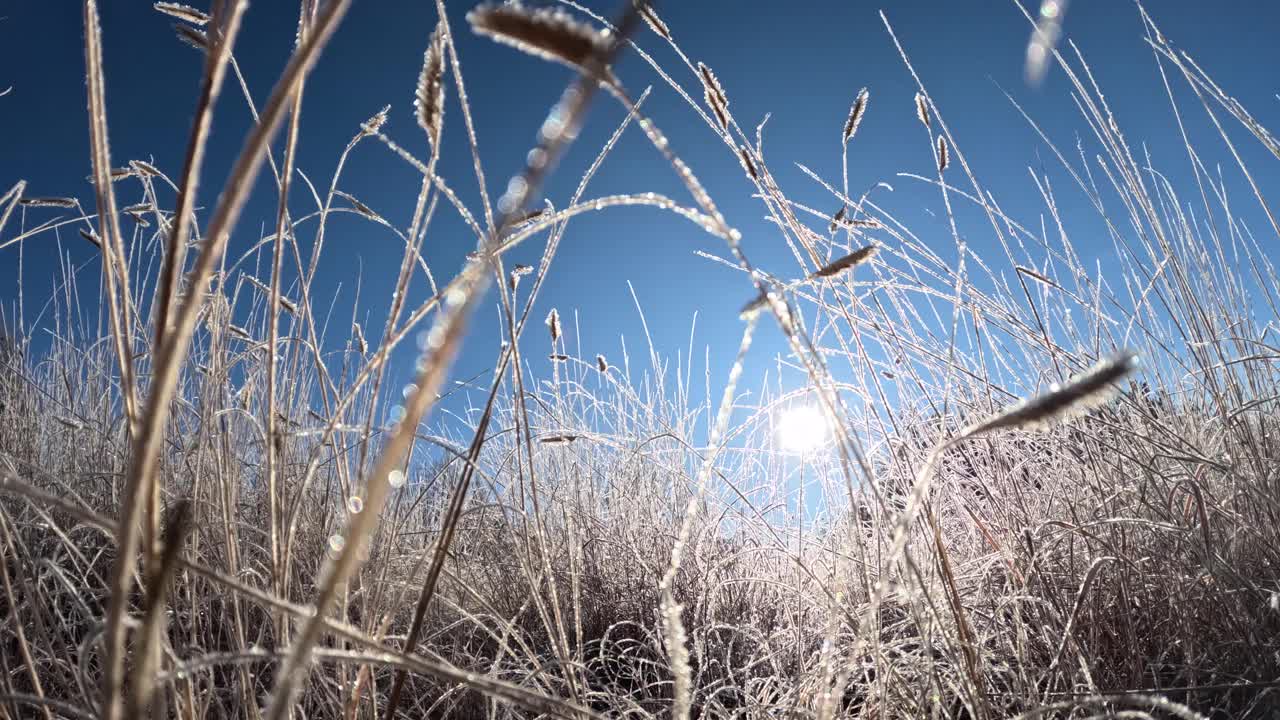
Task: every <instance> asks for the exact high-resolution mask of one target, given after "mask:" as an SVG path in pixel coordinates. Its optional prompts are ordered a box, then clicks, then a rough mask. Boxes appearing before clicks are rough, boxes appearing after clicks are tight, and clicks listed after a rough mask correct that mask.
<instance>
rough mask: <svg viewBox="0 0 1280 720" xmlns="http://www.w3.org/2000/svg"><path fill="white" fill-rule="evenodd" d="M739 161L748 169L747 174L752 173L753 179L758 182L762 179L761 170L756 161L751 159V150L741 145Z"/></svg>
mask: <svg viewBox="0 0 1280 720" xmlns="http://www.w3.org/2000/svg"><path fill="white" fill-rule="evenodd" d="M738 162H740V163H742V169H743V170H745V171H747V175H750V176H751V179H752V180H755V181H757V182H758V181H759V180H760V172H759V171H758V170H756V163H755V161H754V160H752V159H751V152H750V151H749V150H747V148H746V147H744V146H741V145H739V146H738Z"/></svg>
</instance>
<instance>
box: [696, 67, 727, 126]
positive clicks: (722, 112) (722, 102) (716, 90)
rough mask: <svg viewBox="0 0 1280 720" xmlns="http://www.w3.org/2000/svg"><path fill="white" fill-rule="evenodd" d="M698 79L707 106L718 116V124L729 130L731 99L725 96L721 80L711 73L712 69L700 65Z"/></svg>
mask: <svg viewBox="0 0 1280 720" xmlns="http://www.w3.org/2000/svg"><path fill="white" fill-rule="evenodd" d="M698 79H699V80H701V81H702V94H703V97H704V98H705V99H706V101H707V106H708V107H710V108H711V112H712V113H714V114H715V116H716V122H717V123H718V124H719V125H720V128H721V129H723V130H728V129H729V97H728V96H727V95H725V94H724V88H723V87H722V86H721V85H720V79H719V78H717V77H716V74H715V73H713V72H711V68H709V67H707V66H706V65H705V64H703V63H698Z"/></svg>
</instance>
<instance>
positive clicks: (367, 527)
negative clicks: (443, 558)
mask: <svg viewBox="0 0 1280 720" xmlns="http://www.w3.org/2000/svg"><path fill="white" fill-rule="evenodd" d="M635 21H636V14H635V12H634V11H630V12H628V13H627V15H626V16H625V18H624V21H623V23H621V24H620V27H621V28H624V29H625V30H626V31H627V32H628V33H629V31H630V29H631V27H632V26H633V25H634V24H635ZM625 34H626V33H623V36H625ZM618 45H619V43H617V42H616V41H615V42H614V43H613V44H612V46H611V48H610V51H609V56H612V55H613V54H615V53H616V52H617V48H618ZM448 46H449V47H450V52H451V53H452V52H453V48H452V42H451V41H450V42H449V43H448ZM609 59H610V57H604V58H591V59H590V62H589V63H588V65H589V67H588V68H587V70H588V71H589V73H590V74H589V75H588V74H584V75H580V76H579V77H578V78H577V79H576V80H575V82H574V83H573V85H571V87H570V91H569V92H566V93H565V95H564V96H563V97H562V99H561V103H560V104H559V105H558V106H557V108H556V110H554V111H553V112H559V113H561V117H563V118H564V119H565V121H564V122H563V123H561V124H560V131H559V132H556V133H549V134H543V135H542V137H541V138H540V139H541V142H540V144H539V147H538V148H537V149H536V151H535V152H536V153H537V154H536V155H535V153H530V157H537V158H539V159H540V160H541V161H542V162H538V163H531V164H529V165H527V166H526V168H525V170H524V172H523V173H522V175H521V177H522V179H523V180H524V182H522V183H514V182H513V183H511V184H510V185H509V188H510V189H511V190H510V191H509V196H504V198H503V202H501V203H500V207H502V208H503V209H504V210H505V212H503V217H502V221H501V222H500V223H499V224H498V226H497V231H496V232H494V233H493V234H492V235H491V236H490V237H489V238H488V239H487V241H486V247H485V248H484V250H486V251H490V252H491V251H492V250H493V249H494V248H496V246H497V245H498V242H499V238H500V237H501V233H502V232H503V231H505V230H506V229H507V227H508V226H509V225H510V224H511V222H512V220H513V219H514V218H517V217H521V216H522V215H523V214H524V212H525V208H526V205H527V203H528V199H529V197H531V196H532V195H533V194H534V193H536V192H537V189H538V188H539V187H540V186H541V184H542V181H543V179H544V178H545V176H546V174H547V173H548V172H549V171H550V169H551V167H553V166H554V164H555V161H556V160H557V159H558V157H559V155H560V153H561V152H562V151H563V149H564V147H565V146H567V144H568V143H569V142H570V141H571V140H572V139H573V138H574V137H575V136H576V132H577V128H578V124H579V123H580V122H581V119H582V115H583V113H584V112H585V110H586V108H587V105H588V103H589V102H590V100H591V98H592V97H593V96H594V94H595V90H596V88H597V87H598V84H597V83H596V82H594V81H593V80H588V79H587V78H588V77H592V78H594V77H599V73H600V69H601V67H603V66H604V65H607V62H608V60H609ZM596 63H600V65H599V66H598V67H593V66H595V65H596ZM456 74H457V73H455V75H456ZM485 265H486V263H470V264H468V265H467V266H466V267H465V268H464V269H463V271H462V273H461V274H460V275H459V280H460V283H459V286H458V287H457V288H456V289H455V290H453V291H448V292H447V295H446V303H445V308H444V311H443V312H442V314H441V315H440V317H439V318H438V319H437V321H436V324H435V326H434V327H433V328H432V330H431V332H430V333H428V340H427V346H428V347H427V351H428V352H430V357H429V358H427V361H426V362H425V363H424V365H423V368H422V370H421V371H420V372H419V374H418V378H417V382H416V383H415V386H416V387H417V390H416V391H415V392H414V393H413V394H412V395H411V396H410V397H409V398H408V399H407V401H406V403H405V415H404V418H403V419H402V421H401V422H400V423H399V424H398V425H397V427H396V429H395V431H394V432H393V433H392V434H391V437H390V439H389V440H388V442H387V445H386V446H385V447H384V449H383V451H382V454H381V456H380V457H379V459H378V462H377V463H375V465H374V467H373V470H372V471H371V473H370V474H369V476H368V479H367V481H366V494H365V508H364V511H363V512H361V513H359V514H357V515H355V516H354V517H353V518H352V519H351V520H350V521H349V522H348V525H347V528H346V538H345V543H344V545H343V548H342V550H341V552H339V553H338V554H337V557H335V558H334V559H333V560H332V562H330V563H329V564H328V565H327V567H326V569H325V572H324V575H323V577H322V579H321V582H320V585H319V590H318V596H317V598H316V601H315V604H314V606H315V611H314V614H313V615H312V617H311V619H310V620H309V621H308V622H307V623H306V624H304V625H303V627H302V629H301V630H300V631H299V633H298V636H297V637H296V638H295V639H294V641H293V644H292V646H291V648H290V651H289V656H288V658H287V659H286V660H285V662H284V663H283V664H282V666H281V668H280V672H279V675H278V676H277V680H276V683H275V687H274V688H273V689H272V693H271V700H270V704H269V705H268V709H267V712H266V715H265V716H266V718H267V720H282V718H284V717H285V715H286V714H287V713H288V712H289V709H290V708H291V707H292V706H293V703H294V700H295V696H296V693H297V689H298V683H299V681H300V680H301V675H302V673H303V672H304V671H305V668H306V666H307V661H308V659H309V658H310V656H311V650H312V648H313V647H314V645H315V643H316V641H317V640H318V639H319V637H320V634H321V632H322V630H323V625H324V622H323V621H324V618H325V616H326V615H328V613H329V612H330V611H331V610H332V605H333V602H334V600H335V598H336V597H337V593H338V591H339V588H340V587H342V586H344V585H345V583H346V581H347V579H348V578H349V577H350V575H351V573H352V572H354V571H355V569H356V568H357V567H358V566H359V564H360V563H361V557H362V554H363V552H364V547H365V544H366V543H367V541H368V540H369V537H370V536H371V535H372V534H373V531H374V530H375V529H376V526H377V518H378V515H379V514H381V512H382V509H383V506H384V505H385V504H386V499H387V496H388V495H389V491H390V484H389V482H388V477H389V475H390V473H391V472H392V471H393V470H395V469H397V467H398V466H399V465H401V464H402V462H403V459H404V456H405V454H406V453H407V452H408V451H409V448H410V446H411V445H412V442H413V438H414V429H415V428H416V427H417V426H418V425H419V423H421V422H422V420H423V418H424V417H425V416H426V413H427V411H428V410H430V409H431V407H432V406H433V405H434V404H435V398H436V394H437V393H438V391H439V389H440V387H441V385H442V384H443V383H444V379H445V376H446V375H447V373H448V369H449V367H450V366H451V365H452V362H453V358H454V356H455V355H456V353H457V351H458V347H459V345H460V343H461V341H462V337H463V336H464V335H465V333H466V327H467V323H468V320H469V318H470V316H471V314H472V312H473V311H474V309H475V306H476V305H477V304H478V303H479V300H480V298H481V297H482V296H483V294H484V290H485V289H486V287H487V280H488V279H489V275H488V273H487V272H486V269H485Z"/></svg>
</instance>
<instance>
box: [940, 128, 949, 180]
mask: <svg viewBox="0 0 1280 720" xmlns="http://www.w3.org/2000/svg"><path fill="white" fill-rule="evenodd" d="M950 164H951V155H950V153H949V152H947V138H946V136H944V135H939V136H938V172H942V171H943V170H946V169H947V165H950Z"/></svg>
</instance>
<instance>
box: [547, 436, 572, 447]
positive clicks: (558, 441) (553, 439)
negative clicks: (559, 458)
mask: <svg viewBox="0 0 1280 720" xmlns="http://www.w3.org/2000/svg"><path fill="white" fill-rule="evenodd" d="M577 439H578V436H577V435H550V436H548V437H544V438H541V439H539V440H538V442H540V443H542V444H543V445H563V444H565V443H571V442H573V441H574V440H577Z"/></svg>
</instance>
